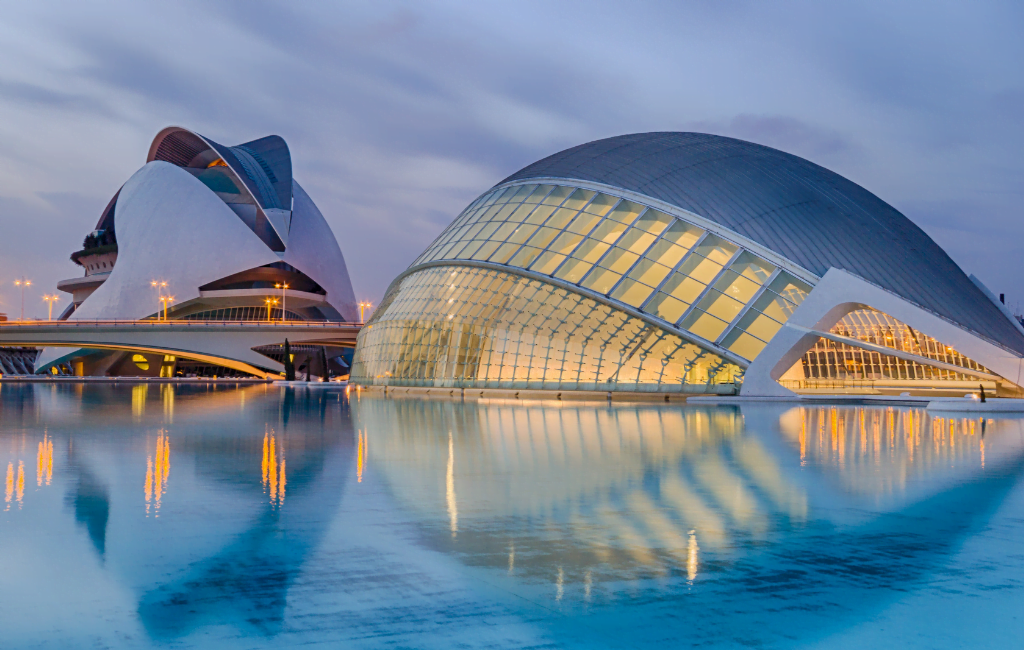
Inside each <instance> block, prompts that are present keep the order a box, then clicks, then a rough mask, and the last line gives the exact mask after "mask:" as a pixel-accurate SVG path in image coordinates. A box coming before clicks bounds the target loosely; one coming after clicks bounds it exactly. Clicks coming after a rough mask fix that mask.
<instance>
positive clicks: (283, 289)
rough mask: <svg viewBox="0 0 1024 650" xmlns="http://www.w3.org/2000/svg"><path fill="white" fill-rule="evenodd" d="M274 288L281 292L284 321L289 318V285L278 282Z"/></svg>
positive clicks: (282, 317)
mask: <svg viewBox="0 0 1024 650" xmlns="http://www.w3.org/2000/svg"><path fill="white" fill-rule="evenodd" d="M274 286H275V287H276V288H278V289H280V290H281V320H282V321H284V320H287V318H288V283H287V282H278V283H277V284H275V285H274Z"/></svg>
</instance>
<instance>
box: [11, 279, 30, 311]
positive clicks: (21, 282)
mask: <svg viewBox="0 0 1024 650" xmlns="http://www.w3.org/2000/svg"><path fill="white" fill-rule="evenodd" d="M14 286H16V287H21V319H20V320H25V287H31V286H32V280H26V279H25V278H24V277H21V278H18V279H17V280H15V281H14Z"/></svg>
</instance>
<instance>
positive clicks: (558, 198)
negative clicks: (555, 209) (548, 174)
mask: <svg viewBox="0 0 1024 650" xmlns="http://www.w3.org/2000/svg"><path fill="white" fill-rule="evenodd" d="M570 193H572V188H571V187H566V186H564V185H558V186H556V187H555V188H554V189H553V190H551V194H548V197H547V198H546V199H544V201H543V202H544V203H546V204H547V205H558V204H559V203H561V202H562V201H563V200H564V199H565V197H567V196H569V194H570Z"/></svg>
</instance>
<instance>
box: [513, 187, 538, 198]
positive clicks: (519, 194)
mask: <svg viewBox="0 0 1024 650" xmlns="http://www.w3.org/2000/svg"><path fill="white" fill-rule="evenodd" d="M536 188H537V186H536V185H520V186H519V189H517V190H516V193H515V194H513V195H512V196H511V197H510V198H509V199H508V200H509V201H510V202H511V201H522V200H523V199H524V198H526V197H527V196H529V195H530V194H532V193H533V190H535V189H536Z"/></svg>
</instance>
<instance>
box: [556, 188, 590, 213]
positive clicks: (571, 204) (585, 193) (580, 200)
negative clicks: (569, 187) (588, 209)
mask: <svg viewBox="0 0 1024 650" xmlns="http://www.w3.org/2000/svg"><path fill="white" fill-rule="evenodd" d="M595 194H597V192H592V191H590V190H576V191H575V192H573V193H572V196H570V197H569V198H568V199H567V200H566V202H565V203H563V204H562V207H564V208H569V209H571V210H579V209H581V208H583V206H585V205H586V204H587V202H588V201H590V199H592V198H594V195H595Z"/></svg>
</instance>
